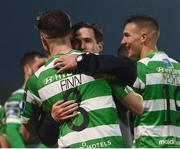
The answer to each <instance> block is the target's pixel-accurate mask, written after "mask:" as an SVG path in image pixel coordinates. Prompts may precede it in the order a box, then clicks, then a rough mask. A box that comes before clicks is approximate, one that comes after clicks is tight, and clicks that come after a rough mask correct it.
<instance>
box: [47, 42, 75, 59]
mask: <svg viewBox="0 0 180 149" xmlns="http://www.w3.org/2000/svg"><path fill="white" fill-rule="evenodd" d="M71 49H72V46H71V44H70V43H69V44H62V45H52V46H51V48H50V51H49V52H50V56H53V55H56V54H65V53H67V52H69V51H71Z"/></svg>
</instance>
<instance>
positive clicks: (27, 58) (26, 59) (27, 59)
mask: <svg viewBox="0 0 180 149" xmlns="http://www.w3.org/2000/svg"><path fill="white" fill-rule="evenodd" d="M35 57H39V58H44V57H45V56H44V55H43V54H41V53H39V52H37V51H31V52H27V53H24V55H23V56H22V57H21V59H20V66H21V69H22V70H23V67H24V66H25V65H27V64H29V65H33V63H34V59H35Z"/></svg>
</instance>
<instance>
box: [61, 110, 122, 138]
mask: <svg viewBox="0 0 180 149" xmlns="http://www.w3.org/2000/svg"><path fill="white" fill-rule="evenodd" d="M88 114H89V120H90V121H89V124H88V128H91V127H96V126H100V125H109V124H118V123H119V122H118V118H117V112H116V109H115V108H104V109H99V110H94V111H90V112H88ZM82 121H83V117H82V114H79V115H77V116H76V117H75V118H74V120H73V124H76V125H77V126H78V125H80V124H82ZM59 129H60V130H59V131H60V132H61V134H60V136H64V135H66V134H68V133H70V132H73V131H72V130H71V129H70V128H69V127H68V126H67V124H66V123H63V125H61V126H60V128H59Z"/></svg>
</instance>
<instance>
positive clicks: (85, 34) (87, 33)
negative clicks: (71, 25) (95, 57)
mask: <svg viewBox="0 0 180 149" xmlns="http://www.w3.org/2000/svg"><path fill="white" fill-rule="evenodd" d="M76 38H79V39H82V38H95V34H94V30H93V29H92V28H88V27H82V28H80V29H79V30H78V31H77V32H76Z"/></svg>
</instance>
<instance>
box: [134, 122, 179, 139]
mask: <svg viewBox="0 0 180 149" xmlns="http://www.w3.org/2000/svg"><path fill="white" fill-rule="evenodd" d="M134 134H135V135H134V137H135V139H138V138H139V137H140V136H154V137H158V136H159V137H167V136H175V137H178V138H180V127H178V126H172V125H166V126H138V127H135V128H134Z"/></svg>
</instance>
